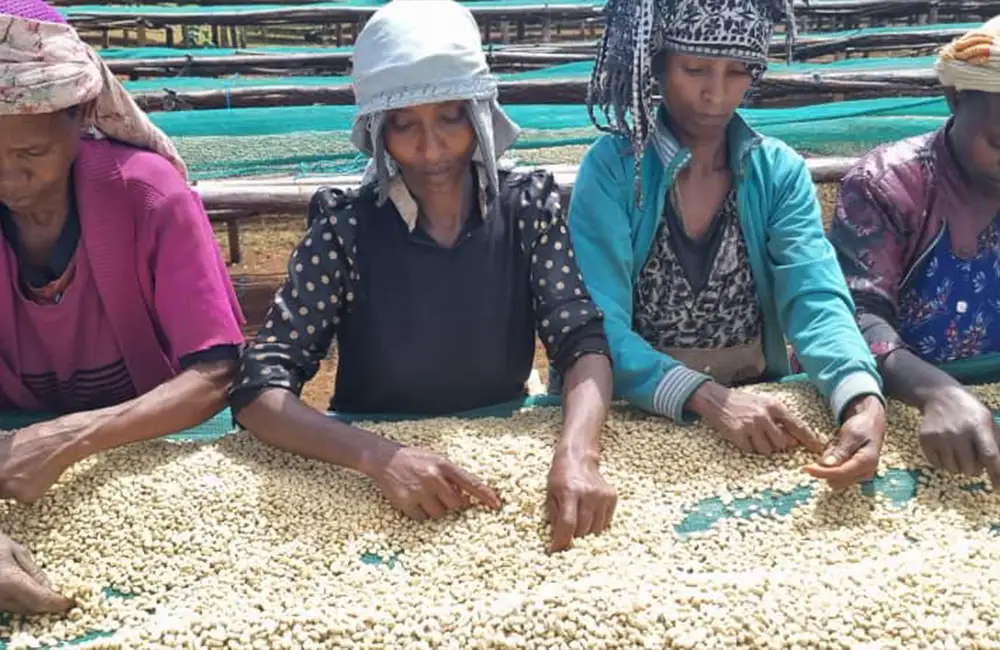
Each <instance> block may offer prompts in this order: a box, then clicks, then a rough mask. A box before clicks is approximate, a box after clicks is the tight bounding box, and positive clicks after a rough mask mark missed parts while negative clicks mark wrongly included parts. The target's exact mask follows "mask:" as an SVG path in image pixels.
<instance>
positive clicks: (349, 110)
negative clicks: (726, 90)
mask: <svg viewBox="0 0 1000 650" xmlns="http://www.w3.org/2000/svg"><path fill="white" fill-rule="evenodd" d="M505 108H506V110H507V112H508V113H509V114H510V116H511V117H512V118H513V119H514V120H515V121H516V122H517V123H518V124H520V125H521V127H522V128H523V129H524V132H523V134H522V136H521V138H520V140H519V141H518V142H517V143H516V144H515V146H514V151H513V155H514V156H515V157H516V158H517V159H518V161H519V162H521V163H523V164H557V163H577V162H579V160H580V158H581V157H582V155H583V152H584V151H585V150H586V147H587V146H588V145H589V144H591V143H592V142H593V141H594V139H595V138H596V137H597V135H598V133H597V131H596V130H595V129H594V128H593V127H592V126H591V124H590V120H589V118H588V116H587V110H586V108H585V107H584V106H582V105H544V106H543V105H509V106H507V107H505ZM742 114H743V115H744V116H745V117H746V118H747V120H748V121H749V122H750V124H751V125H753V126H754V127H755V128H757V129H758V130H760V131H761V132H762V133H764V134H765V135H770V136H773V137H776V138H780V139H782V140H784V141H785V142H787V143H788V144H790V145H791V146H792V147H794V148H795V149H797V150H798V151H800V152H801V153H803V154H804V155H808V156H856V155H860V154H862V153H864V152H865V151H867V150H869V149H871V148H872V147H874V146H876V145H879V144H882V143H885V142H891V141H893V140H899V139H902V138H906V137H911V136H915V135H919V134H921V133H925V132H927V131H931V130H933V129H936V128H938V127H939V126H941V125H942V124H943V123H944V121H945V119H946V118H947V116H948V106H947V103H946V102H945V101H944V99H943V98H916V99H914V98H886V99H873V100H860V101H852V102H836V103H829V104H818V105H815V106H806V107H800V108H763V109H746V110H743V111H742ZM151 117H152V119H153V121H154V122H155V123H156V124H157V125H158V126H160V127H161V128H162V129H163V130H164V131H165V132H166V133H167V134H168V135H170V136H171V137H172V138H173V139H174V142H175V143H176V144H177V148H178V150H179V151H180V153H181V155H182V156H183V157H184V159H185V160H186V161H187V163H188V167H189V168H190V170H191V176H192V178H194V179H210V178H223V177H233V176H252V175H274V174H278V175H281V174H292V175H308V174H350V173H357V172H360V171H361V170H363V169H364V165H365V159H364V158H363V157H362V156H360V155H358V154H357V152H356V151H355V150H354V149H353V147H352V146H351V144H350V141H349V139H348V138H349V135H350V128H351V121H352V119H353V117H354V108H353V107H352V106H290V107H277V108H240V109H231V110H226V109H217V110H192V111H176V112H164V113H152V114H151ZM818 123H822V128H817V124H818Z"/></svg>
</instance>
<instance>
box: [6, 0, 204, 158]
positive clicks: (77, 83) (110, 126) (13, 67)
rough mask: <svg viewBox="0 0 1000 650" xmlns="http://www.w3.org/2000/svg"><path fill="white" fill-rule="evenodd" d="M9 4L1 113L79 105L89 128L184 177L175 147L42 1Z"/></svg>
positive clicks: (44, 110)
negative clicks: (149, 154)
mask: <svg viewBox="0 0 1000 650" xmlns="http://www.w3.org/2000/svg"><path fill="white" fill-rule="evenodd" d="M13 4H14V5H15V6H16V8H12V7H11V6H6V5H10V0H6V1H5V2H0V12H2V13H0V115H29V114H37V113H55V112H58V111H61V110H65V109H67V108H71V107H73V106H78V105H83V106H82V108H84V109H85V111H86V112H85V113H84V121H85V123H86V124H87V126H90V127H94V128H95V129H96V130H97V131H99V132H100V134H101V135H104V136H106V137H109V138H112V139H114V140H118V141H119V142H124V143H126V144H131V145H134V146H136V147H139V148H142V149H147V150H149V151H153V152H155V153H158V154H160V155H161V156H163V157H164V158H166V159H167V160H169V161H170V162H171V163H173V165H174V167H176V168H177V169H178V170H179V171H180V173H181V175H182V176H184V177H185V178H187V167H186V166H185V164H184V161H183V160H181V157H180V155H178V153H177V149H175V148H174V145H173V143H172V142H171V141H170V139H169V138H168V137H167V136H166V134H165V133H163V131H161V130H160V129H159V128H157V127H156V125H154V124H153V123H152V122H151V121H150V119H149V117H147V116H146V114H145V113H144V112H143V111H142V109H140V108H139V107H138V106H137V105H136V103H135V101H133V99H132V97H131V96H129V94H128V92H127V91H126V90H125V88H124V87H122V85H121V83H120V82H119V81H118V79H116V78H115V76H114V74H112V72H111V71H110V70H109V69H108V67H107V66H106V65H105V64H104V61H102V60H101V58H100V57H99V56H98V55H97V53H96V52H94V50H93V49H91V48H90V46H89V45H87V44H86V43H84V42H83V41H82V40H80V37H79V36H78V35H77V33H76V30H75V29H73V28H72V27H71V26H70V25H69V24H67V23H66V22H65V20H63V19H62V17H61V16H59V14H58V13H57V12H55V11H54V10H53V9H52V8H51V7H48V5H46V4H45V3H43V2H40V1H37V0H36V1H35V2H30V1H29V2H18V1H17V0H15V1H14V3H13ZM33 5H38V6H33ZM48 12H51V14H54V16H55V19H50V18H49V14H48ZM11 14H20V15H11Z"/></svg>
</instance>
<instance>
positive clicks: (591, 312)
mask: <svg viewBox="0 0 1000 650" xmlns="http://www.w3.org/2000/svg"><path fill="white" fill-rule="evenodd" d="M505 189H506V192H507V196H506V197H505V198H506V200H507V201H509V202H510V206H509V207H510V209H512V210H513V211H514V216H515V219H516V223H517V227H518V229H519V231H520V232H521V238H522V247H523V249H524V251H525V253H526V254H527V255H530V268H531V291H532V296H533V300H534V305H533V306H534V312H535V322H536V326H537V329H538V335H539V337H540V338H541V340H542V344H543V345H544V346H545V351H546V352H547V353H548V357H549V363H551V364H552V366H553V367H554V368H555V370H556V371H557V372H558V373H559V374H561V375H564V374H565V373H566V372H567V371H568V370H569V368H570V367H571V366H572V365H573V363H574V362H576V360H577V359H579V358H580V357H582V356H583V355H585V354H600V355H603V356H605V357H607V358H608V359H609V360H610V359H611V354H610V351H609V348H608V339H607V337H606V336H605V333H604V314H603V313H602V312H601V310H600V309H599V308H598V307H597V305H596V304H594V302H593V300H591V298H590V294H589V293H588V292H587V287H586V286H585V285H584V282H583V275H582V274H581V273H580V269H579V268H578V267H577V264H576V257H575V254H574V253H573V246H572V244H571V243H570V237H569V228H567V226H566V219H565V218H564V216H563V211H562V206H561V203H560V198H559V187H558V186H557V185H556V183H555V179H554V178H553V177H552V174H550V173H548V172H545V171H535V172H532V173H530V174H518V175H512V176H510V177H508V178H507V179H506V181H505Z"/></svg>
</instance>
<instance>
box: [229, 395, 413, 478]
mask: <svg viewBox="0 0 1000 650" xmlns="http://www.w3.org/2000/svg"><path fill="white" fill-rule="evenodd" d="M236 419H237V421H238V422H239V423H240V424H241V425H243V426H244V427H245V428H246V429H247V430H248V431H250V432H251V433H252V434H253V435H254V436H255V437H257V438H258V439H260V440H261V441H263V442H265V443H267V444H269V445H272V446H274V447H277V448H278V449H282V450H284V451H288V452H291V453H293V454H298V455H299V456H303V457H305V458H312V459H315V460H319V461H322V462H324V463H330V464H332V465H339V466H341V467H347V468H349V469H353V470H356V471H359V472H362V473H364V474H367V475H369V476H371V475H372V473H373V472H374V471H375V469H376V468H377V467H378V466H379V465H380V464H381V463H382V462H384V460H383V459H385V458H386V457H388V456H389V455H391V453H392V452H393V451H394V450H396V449H398V447H399V445H398V444H397V443H394V442H392V441H391V440H388V439H386V438H383V437H382V436H379V435H376V434H374V433H371V432H370V431H365V430H363V429H358V428H357V427H352V426H349V425H347V424H344V423H343V422H338V421H337V420H335V419H333V418H330V417H328V416H327V415H325V414H323V413H320V412H319V411H317V410H316V409H313V408H311V407H309V406H307V405H306V404H305V403H303V402H302V400H300V399H299V398H298V397H297V396H296V395H295V394H294V393H292V392H291V391H287V390H284V389H280V388H273V389H268V390H265V391H263V392H262V393H260V395H258V396H257V398H256V399H254V400H253V401H251V402H250V403H249V404H247V405H246V406H245V407H244V408H243V409H242V410H240V412H239V413H238V414H237V416H236Z"/></svg>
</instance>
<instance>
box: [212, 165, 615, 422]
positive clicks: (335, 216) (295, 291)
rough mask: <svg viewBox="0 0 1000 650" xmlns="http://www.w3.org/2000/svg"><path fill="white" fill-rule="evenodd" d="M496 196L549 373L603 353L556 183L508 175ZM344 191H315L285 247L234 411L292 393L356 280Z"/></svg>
mask: <svg viewBox="0 0 1000 650" xmlns="http://www.w3.org/2000/svg"><path fill="white" fill-rule="evenodd" d="M505 181H506V182H505V183H503V191H502V192H501V195H500V197H499V198H498V200H499V201H501V206H502V207H503V209H504V210H505V211H507V210H512V211H513V212H506V214H508V215H511V217H512V218H513V219H514V220H515V221H516V225H517V232H518V234H519V235H520V250H521V254H522V255H525V256H528V259H530V265H529V266H530V273H529V278H528V281H529V282H530V284H531V295H532V302H533V304H532V307H533V311H534V314H535V325H536V329H537V331H538V335H539V337H540V339H541V340H542V342H543V344H544V345H545V348H546V352H547V353H548V356H549V358H550V360H551V362H552V364H553V366H554V367H555V368H556V370H557V371H560V372H564V371H565V370H567V369H568V368H569V366H570V365H572V363H573V362H574V361H575V360H576V359H578V358H579V357H581V356H583V355H585V354H602V355H604V356H609V357H610V354H609V352H608V346H607V339H606V338H605V336H604V328H603V315H602V314H601V311H600V310H599V309H598V308H597V306H596V305H594V303H593V301H591V299H590V296H589V294H588V293H587V290H586V286H585V285H584V283H583V276H582V275H581V274H580V271H579V268H578V267H577V264H576V260H575V259H574V257H573V251H572V246H571V244H570V238H569V229H568V228H567V226H566V220H565V218H564V217H563V213H562V206H561V205H560V198H559V190H558V187H557V186H556V185H555V182H554V180H553V178H552V175H551V174H549V173H546V172H541V171H539V172H534V173H531V174H516V175H515V174H512V175H510V176H508V177H507V178H506V179H505ZM354 210H355V207H354V206H353V204H352V202H351V200H350V197H349V196H348V195H344V194H341V193H337V192H333V191H330V190H320V191H319V192H317V194H316V196H314V197H313V200H312V202H311V204H310V215H309V223H310V227H309V231H308V232H307V233H306V235H305V237H304V238H303V239H302V241H301V242H300V243H299V245H298V246H297V247H296V248H295V250H294V251H293V253H292V255H291V258H290V260H289V264H288V279H287V280H286V281H285V283H284V285H283V286H282V287H281V289H279V291H278V293H277V294H276V295H275V298H274V302H273V304H272V306H271V309H270V311H269V312H268V315H267V318H266V319H265V320H266V322H265V325H264V327H263V328H262V329H261V330H260V332H259V333H258V335H257V337H256V339H255V340H254V341H253V342H252V343H251V344H250V345H249V346H248V347H247V349H246V351H245V352H244V355H243V360H242V363H241V367H240V370H239V372H238V374H237V377H236V380H235V382H234V387H233V390H232V395H231V398H232V401H233V407H234V409H236V408H237V405H238V404H246V403H248V402H249V401H250V400H251V399H252V398H253V396H254V395H256V393H258V392H259V391H261V390H263V389H266V388H284V389H287V390H290V391H292V392H294V393H295V394H297V395H298V394H301V391H302V386H303V385H304V384H305V382H307V381H309V380H310V379H312V377H313V376H314V375H315V374H316V372H317V370H318V369H319V363H320V360H322V359H323V358H324V357H325V356H326V354H327V353H328V351H329V349H330V346H331V345H332V343H333V340H334V338H335V336H336V333H337V332H336V328H337V325H338V324H339V323H340V322H341V320H342V319H343V318H344V316H345V315H346V314H347V312H348V311H349V310H350V309H351V305H352V303H353V302H354V300H355V298H356V294H357V286H358V281H359V275H358V270H357V269H358V266H357V263H356V256H357V252H358V248H357V237H356V236H357V232H356V228H357V223H358V221H357V218H356V215H355V214H354Z"/></svg>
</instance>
